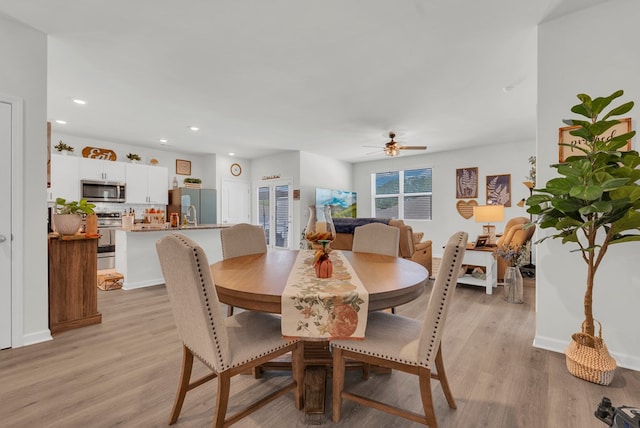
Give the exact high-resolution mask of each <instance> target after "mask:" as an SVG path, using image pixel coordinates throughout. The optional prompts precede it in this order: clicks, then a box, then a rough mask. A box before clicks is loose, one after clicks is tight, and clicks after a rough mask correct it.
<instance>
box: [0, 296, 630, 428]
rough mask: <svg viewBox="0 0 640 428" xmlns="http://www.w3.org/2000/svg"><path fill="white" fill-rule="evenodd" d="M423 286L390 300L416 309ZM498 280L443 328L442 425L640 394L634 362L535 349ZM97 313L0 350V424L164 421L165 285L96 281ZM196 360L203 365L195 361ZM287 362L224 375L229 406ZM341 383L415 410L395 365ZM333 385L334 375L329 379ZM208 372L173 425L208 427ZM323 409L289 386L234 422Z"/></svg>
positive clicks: (313, 421) (353, 413) (176, 353)
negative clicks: (616, 365) (591, 375)
mask: <svg viewBox="0 0 640 428" xmlns="http://www.w3.org/2000/svg"><path fill="white" fill-rule="evenodd" d="M429 291H430V287H427V289H426V290H425V294H424V295H423V296H422V297H421V298H419V299H417V300H415V301H414V302H412V303H410V304H408V305H405V306H401V307H399V308H397V312H398V313H399V314H401V315H406V316H413V317H416V318H419V317H420V316H421V314H422V312H423V308H424V307H425V305H426V302H427V299H428V295H429ZM501 291H502V290H501V289H500V288H499V289H498V293H496V294H493V295H491V296H488V295H486V294H485V292H484V289H482V288H477V287H470V286H458V289H457V293H456V296H455V300H454V302H453V305H452V308H451V311H450V313H449V317H448V325H447V327H446V330H445V334H444V339H443V346H444V348H443V351H444V361H445V365H446V367H447V371H448V377H449V382H450V384H451V389H452V391H453V394H454V397H455V398H456V400H457V403H458V409H457V410H451V409H449V408H448V407H447V404H446V401H445V399H444V397H443V395H442V390H441V389H440V386H439V385H438V384H437V382H434V384H433V389H434V400H435V407H436V415H437V418H438V421H439V424H440V425H439V426H440V427H444V428H458V427H508V428H514V427H527V428H530V427H534V428H537V427H549V428H555V427H569V428H571V427H576V428H578V427H579V428H585V427H594V428H596V427H605V426H606V425H604V424H603V423H601V422H600V421H598V420H596V419H595V417H594V416H593V412H594V410H595V407H596V405H597V403H598V402H599V401H600V399H601V398H602V396H603V395H606V396H608V397H610V398H611V399H612V401H613V404H614V406H617V405H623V404H626V405H633V406H638V405H640V372H634V371H630V370H624V369H618V371H617V372H616V376H615V379H614V381H613V384H612V385H611V386H609V387H603V386H598V385H595V384H591V383H588V382H585V381H582V380H579V379H577V378H574V377H572V376H571V375H570V374H569V373H568V372H567V370H566V368H565V363H564V356H563V355H561V354H557V353H553V352H548V351H544V350H539V349H535V348H533V347H532V346H531V343H532V341H533V337H534V306H533V304H534V292H535V288H532V287H525V297H526V302H525V303H524V304H522V305H515V304H509V303H506V302H504V301H503V300H502V296H501V294H500V293H501ZM99 308H100V311H101V312H102V315H103V323H102V324H100V325H96V326H89V327H84V328H81V329H77V330H73V331H69V332H65V333H61V334H58V335H57V336H56V337H55V340H53V341H50V342H47V343H41V344H37V345H33V346H28V347H23V348H17V349H10V350H5V351H0V426H1V427H11V428H13V427H20V428H23V427H25V428H31V427H64V428H75V427H116V426H118V427H163V426H166V423H167V422H166V421H167V418H168V415H169V411H170V408H171V404H172V402H173V397H174V392H175V387H176V383H177V380H178V371H179V367H180V358H181V348H180V343H179V342H178V339H177V336H176V330H175V327H174V323H173V318H172V314H171V309H170V307H169V303H168V299H167V295H166V292H165V288H164V287H163V286H156V287H149V288H145V289H139V290H133V291H122V290H113V291H100V292H99ZM202 372H203V371H202V370H200V371H199V373H202ZM288 375H289V374H288V373H280V372H268V373H267V374H266V376H265V378H263V379H259V380H256V379H253V377H251V376H249V375H246V376H245V375H242V376H238V377H236V379H235V380H234V381H233V383H232V391H231V392H232V397H231V403H230V407H231V408H230V411H234V406H236V405H237V404H238V403H243V402H247V401H248V400H251V399H252V398H253V397H254V396H255V394H258V393H262V392H263V391H265V390H268V389H270V388H272V387H274V385H278V384H281V383H283V382H284V381H285V380H286V377H287V376H288ZM347 385H349V386H351V387H355V388H357V389H359V390H366V391H369V392H373V393H375V394H377V395H379V396H380V397H382V398H384V399H386V400H390V401H392V402H395V403H402V404H403V405H404V406H406V407H408V408H410V409H412V410H414V411H419V410H420V398H419V396H418V395H417V391H418V388H417V384H416V380H415V378H414V377H412V376H408V375H404V374H403V373H399V372H394V373H392V374H391V375H376V374H373V375H372V377H371V378H370V379H369V380H368V381H362V380H361V379H360V374H359V373H358V372H355V371H354V372H349V373H348V375H347ZM328 386H330V383H329V384H328ZM214 396H215V381H214V382H213V383H210V384H208V385H205V386H202V387H200V388H199V389H196V390H194V391H192V392H191V393H189V394H188V395H187V399H186V402H185V406H184V408H183V411H182V415H181V417H180V419H179V421H178V423H177V425H176V426H177V427H207V426H210V425H211V422H212V417H213V407H212V406H213V402H214V401H213V398H214ZM330 403H331V400H330V399H328V401H327V411H326V414H325V415H320V416H315V417H305V416H304V415H303V414H301V413H299V412H297V411H296V410H295V408H294V406H293V400H292V396H291V395H286V396H284V397H281V398H280V399H278V400H276V401H275V402H273V403H271V404H269V405H268V406H267V407H265V408H263V409H261V410H259V411H258V412H257V413H254V414H253V415H251V416H249V417H248V418H247V419H244V420H242V421H240V422H239V423H238V424H237V425H235V426H238V427H281V426H288V427H302V426H306V425H316V426H336V424H333V423H332V422H331V421H330V412H331V409H330ZM338 426H343V427H390V426H394V427H414V426H420V425H418V424H415V423H412V422H408V421H405V420H403V419H398V418H394V417H392V416H388V415H386V414H385V413H381V412H378V411H375V410H373V409H369V408H365V407H361V406H359V405H357V404H355V403H351V402H345V404H344V410H343V420H342V421H341V423H340V424H338Z"/></svg>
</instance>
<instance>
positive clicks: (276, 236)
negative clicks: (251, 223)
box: [257, 180, 293, 249]
mask: <svg viewBox="0 0 640 428" xmlns="http://www.w3.org/2000/svg"><path fill="white" fill-rule="evenodd" d="M291 187H292V184H291V181H290V180H277V181H273V182H269V184H266V185H262V186H259V187H258V203H257V207H258V224H259V225H261V226H262V227H264V230H265V234H266V235H267V246H268V247H269V248H278V249H291V212H292V206H293V204H292V201H293V197H292V190H291Z"/></svg>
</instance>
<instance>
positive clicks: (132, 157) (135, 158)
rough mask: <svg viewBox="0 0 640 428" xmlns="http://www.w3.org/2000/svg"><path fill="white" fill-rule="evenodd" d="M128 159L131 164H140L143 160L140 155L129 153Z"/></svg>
mask: <svg viewBox="0 0 640 428" xmlns="http://www.w3.org/2000/svg"><path fill="white" fill-rule="evenodd" d="M127 159H129V160H130V161H131V163H138V162H139V161H140V160H141V159H142V158H141V157H140V155H137V154H135V153H128V154H127Z"/></svg>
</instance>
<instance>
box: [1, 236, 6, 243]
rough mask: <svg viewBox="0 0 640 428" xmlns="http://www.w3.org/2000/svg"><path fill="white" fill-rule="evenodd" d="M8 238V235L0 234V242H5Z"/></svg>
mask: <svg viewBox="0 0 640 428" xmlns="http://www.w3.org/2000/svg"><path fill="white" fill-rule="evenodd" d="M6 240H7V237H6V236H4V235H0V243H3V242H4V241H6Z"/></svg>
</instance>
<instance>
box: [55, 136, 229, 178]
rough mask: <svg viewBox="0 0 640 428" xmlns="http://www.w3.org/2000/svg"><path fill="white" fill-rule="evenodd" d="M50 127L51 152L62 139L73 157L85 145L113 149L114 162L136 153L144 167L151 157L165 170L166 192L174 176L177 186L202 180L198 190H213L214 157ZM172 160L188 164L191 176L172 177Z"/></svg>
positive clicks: (125, 160)
mask: <svg viewBox="0 0 640 428" xmlns="http://www.w3.org/2000/svg"><path fill="white" fill-rule="evenodd" d="M53 126H54V129H53V131H52V132H51V147H52V150H53V146H55V145H56V144H58V141H60V140H62V141H64V142H65V143H66V144H68V145H70V146H71V147H73V149H74V150H73V156H79V157H82V149H83V148H85V147H87V146H89V147H100V148H103V149H109V150H113V151H114V152H115V153H116V156H117V161H118V162H129V160H128V159H127V154H128V153H136V154H138V155H140V157H141V158H142V160H141V163H144V164H148V163H149V161H150V160H151V158H155V159H158V165H159V166H164V167H167V168H168V169H169V180H168V183H167V189H169V188H171V187H172V182H173V178H174V177H176V178H177V179H178V184H179V186H183V185H184V183H183V180H184V179H185V178H187V177H194V178H200V179H201V180H202V187H205V188H207V189H215V188H216V183H217V181H216V155H214V154H194V153H185V152H180V151H174V150H172V149H171V147H169V146H167V147H165V146H160V145H158V148H156V149H153V148H150V147H142V146H134V145H129V144H122V143H112V142H109V141H104V140H98V139H93V138H85V137H78V136H75V135H68V134H65V133H63V132H61V131H60V129H57V130H56V125H55V124H54V125H53ZM57 127H60V125H57ZM176 159H184V160H188V161H191V175H177V174H176Z"/></svg>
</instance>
